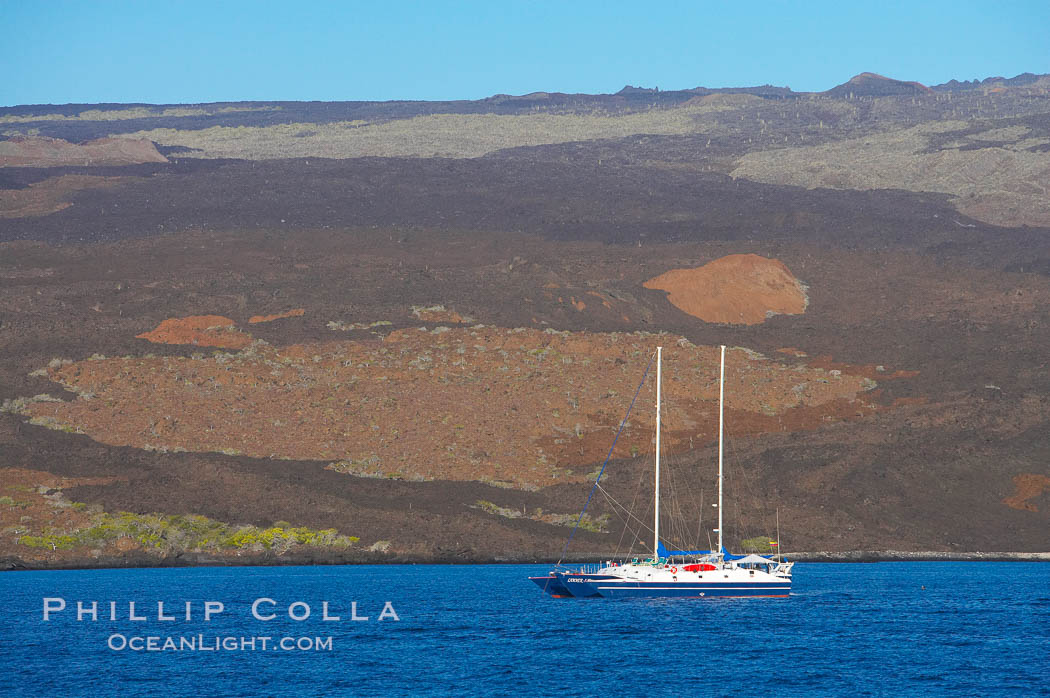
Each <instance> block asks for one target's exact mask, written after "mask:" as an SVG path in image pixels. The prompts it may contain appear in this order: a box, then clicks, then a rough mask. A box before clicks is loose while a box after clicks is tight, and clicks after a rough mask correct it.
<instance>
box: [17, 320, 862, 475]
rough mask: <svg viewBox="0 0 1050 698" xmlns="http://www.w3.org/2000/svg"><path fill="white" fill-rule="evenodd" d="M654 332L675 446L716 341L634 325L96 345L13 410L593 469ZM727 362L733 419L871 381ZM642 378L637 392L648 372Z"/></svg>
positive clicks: (764, 415) (636, 439)
mask: <svg viewBox="0 0 1050 698" xmlns="http://www.w3.org/2000/svg"><path fill="white" fill-rule="evenodd" d="M210 321H214V320H210ZM210 321H209V322H210ZM171 334H175V333H174V332H171V333H169V337H170V335H171ZM180 338H181V336H180ZM169 341H170V340H169ZM658 343H659V344H662V345H663V346H664V359H665V365H664V368H665V380H664V400H665V410H666V411H665V421H664V426H665V429H666V431H665V441H664V443H665V447H666V448H667V450H668V452H669V453H671V452H684V451H687V450H689V449H690V448H692V447H693V445H694V443H695V444H703V443H706V442H709V441H710V440H711V439H712V438H713V436H714V434H715V428H716V424H717V421H716V420H717V408H716V407H715V403H716V400H717V395H718V384H717V363H716V362H717V352H718V350H717V349H716V348H714V347H703V346H696V345H693V344H691V343H689V342H688V341H686V340H685V339H683V338H680V337H676V336H674V335H650V334H644V333H639V334H622V333H607V334H606V333H587V332H573V333H570V332H553V331H551V332H545V331H540V330H531V329H515V330H507V329H499V328H493V327H482V326H475V327H473V328H452V329H450V328H446V327H439V328H435V329H434V330H431V331H426V330H423V329H419V328H417V329H406V330H397V331H394V332H392V333H391V334H390V335H388V336H387V337H386V338H385V339H384V340H383V341H375V340H368V341H339V342H325V343H319V344H299V345H291V346H286V347H281V348H279V349H278V348H274V347H272V346H270V345H267V344H264V343H261V342H259V343H256V344H253V345H252V346H251V347H250V348H249V349H248V350H246V351H243V352H240V353H238V354H216V355H215V356H211V357H207V358H204V357H197V358H187V357H172V356H166V357H142V358H133V357H127V358H122V359H121V358H114V359H93V360H87V361H80V362H77V363H74V364H65V365H59V364H56V365H54V366H52V367H50V368H49V369H47V371H48V375H49V377H50V378H51V379H52V380H54V381H57V382H60V383H61V384H62V385H64V386H66V387H67V388H69V389H71V390H73V391H74V392H76V393H78V394H79V395H80V396H82V397H81V398H80V399H77V400H74V401H72V402H37V403H33V404H31V405H28V406H27V412H26V413H27V414H29V415H31V416H33V417H36V418H38V423H41V424H50V425H52V426H55V425H58V426H61V425H70V428H72V429H74V430H77V431H80V432H83V433H86V434H88V435H89V436H91V437H92V438H94V439H96V440H98V441H101V442H103V443H108V444H112V445H121V446H136V447H139V448H145V447H149V448H153V449H160V450H167V451H177V450H187V451H198V452H201V451H221V452H225V453H230V454H238V453H239V454H243V455H248V456H254V457H261V458H266V457H270V458H281V459H302V460H329V461H340V462H339V463H337V464H335V465H334V466H333V469H335V470H337V471H339V472H347V473H352V474H357V475H367V476H372V477H381V476H388V477H396V478H405V479H409V480H433V479H436V480H460V481H467V480H477V481H491V482H500V483H504V484H506V485H509V486H514V487H523V488H526V489H532V488H537V487H543V486H545V485H551V484H561V483H566V482H582V481H585V480H587V479H589V478H590V475H589V473H590V471H591V470H593V468H594V464H595V463H598V462H600V461H601V460H602V458H603V457H604V456H605V455H606V453H607V451H608V449H609V444H610V443H611V442H612V439H613V436H614V434H615V433H616V428H617V426H618V425H619V423H620V420H621V419H622V416H623V410H624V408H625V406H626V404H627V402H628V396H630V395H631V394H632V393H633V392H634V390H635V388H636V386H637V382H638V380H639V379H640V377H641V373H642V370H643V368H644V366H645V364H646V362H647V361H649V359H650V357H651V355H652V354H653V353H654V349H655V346H656V345H657V344H658ZM727 364H728V367H727V394H728V395H729V397H728V398H727V409H728V410H729V411H730V414H731V419H732V423H733V425H734V433H735V434H746V433H765V432H777V431H781V430H783V429H792V430H795V429H806V428H815V427H817V426H819V425H820V424H822V423H825V422H827V421H837V420H839V419H843V418H853V417H855V416H858V415H863V414H865V413H871V412H873V411H875V410H876V409H877V408H875V407H873V406H872V405H871V404H869V403H870V402H871V400H872V398H871V397H869V396H867V395H866V393H867V392H868V391H869V390H870V389H871V388H872V387H873V386H874V383H873V382H872V381H871V380H869V379H866V378H863V377H861V376H856V375H849V374H847V373H845V372H841V373H840V372H837V371H836V372H835V373H829V372H827V371H824V370H823V369H819V368H807V367H804V366H791V365H785V364H781V363H778V362H775V361H771V360H768V359H765V358H762V357H760V356H758V355H755V354H753V353H752V352H749V351H747V350H740V349H734V350H731V351H730V352H729V353H728V356H727ZM652 377H653V376H652V375H650V378H652ZM643 392H644V393H646V395H643V396H641V398H640V399H641V400H644V401H645V402H646V403H649V404H651V402H652V399H653V397H654V396H653V391H652V381H651V380H650V381H649V384H648V385H647V387H646V389H645V390H644V391H643ZM653 422H654V419H653V415H652V414H651V410H649V409H638V410H637V411H636V412H635V413H633V414H632V415H631V422H630V424H629V426H628V427H627V428H626V429H625V430H624V432H623V434H622V435H621V437H620V439H619V441H618V442H617V446H616V453H615V454H614V456H616V457H620V458H626V457H630V455H631V454H632V453H645V452H647V451H648V450H649V448H650V446H649V444H650V442H651V439H652V428H653Z"/></svg>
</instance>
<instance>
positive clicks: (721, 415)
mask: <svg viewBox="0 0 1050 698" xmlns="http://www.w3.org/2000/svg"><path fill="white" fill-rule="evenodd" d="M657 365H658V366H659V364H657ZM657 375H659V369H657ZM725 389H726V345H725V344H723V345H722V365H721V370H720V372H719V376H718V554H719V555H721V554H722V440H723V436H724V434H725V395H726V393H725Z"/></svg>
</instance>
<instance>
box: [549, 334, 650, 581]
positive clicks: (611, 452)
mask: <svg viewBox="0 0 1050 698" xmlns="http://www.w3.org/2000/svg"><path fill="white" fill-rule="evenodd" d="M655 358H656V353H655V352H654V353H653V355H652V356H650V357H649V363H648V364H647V365H646V367H645V373H643V374H642V381H641V382H640V383H639V384H638V388H637V390H635V391H634V397H633V398H631V404H630V405H629V406H628V407H627V413H626V414H625V415H624V416H623V421H622V422H620V428H619V429H617V430H616V436H615V437H614V438H613V442H612V446H610V447H609V454H608V455H607V456H605V461H604V462H603V463H602V469H601V470H599V471H598V477H596V478H595V479H594V485H593V486H592V487H591V491H590V493H589V494H588V495H587V501H586V502H584V504H583V509H582V510H581V511H580V516H579V518H578V519H576V525H575V526H573V527H572V533H570V534H569V539H568V540H567V541H565V546H564V547H563V548H562V549H561V555H559V556H558V564H556V565H555V567H559V566H561V561H562V560H563V559H565V553H566V552H568V550H569V544H570V543H572V539H573V537H574V536H575V535H576V530H577V529H579V527H580V522H581V521H583V515H584V514H585V513H587V507H588V505H590V503H591V498H592V497H593V496H594V490H595V489H596V488H597V487H598V482H599V481H600V480H601V479H602V474H603V473H604V472H605V466H607V465H609V459H610V458H612V454H613V450H614V449H615V448H616V442H617V441H619V440H620V434H621V433H623V428H624V426H625V425H626V424H627V418H628V417H629V416H630V415H631V410H632V409H634V402H635V400H637V399H638V393H640V392H642V386H643V385H645V379H646V377H647V376H648V375H649V369H650V368H651V367H652V365H653V360H654V359H655Z"/></svg>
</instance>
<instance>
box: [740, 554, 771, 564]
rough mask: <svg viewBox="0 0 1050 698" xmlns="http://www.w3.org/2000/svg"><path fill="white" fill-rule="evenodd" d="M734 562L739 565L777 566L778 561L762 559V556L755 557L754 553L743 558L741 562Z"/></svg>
mask: <svg viewBox="0 0 1050 698" xmlns="http://www.w3.org/2000/svg"><path fill="white" fill-rule="evenodd" d="M733 562H735V563H736V564H738V565H754V564H759V565H775V564H777V563H776V560H770V559H769V558H768V557H762V556H761V555H755V554H754V553H752V554H751V555H748V556H747V557H742V558H740V559H739V560H734V561H733Z"/></svg>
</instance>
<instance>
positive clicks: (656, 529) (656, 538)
mask: <svg viewBox="0 0 1050 698" xmlns="http://www.w3.org/2000/svg"><path fill="white" fill-rule="evenodd" d="M662 353H663V347H656V484H655V492H656V496H655V499H656V512H655V513H654V514H653V560H654V561H656V562H659V561H660V362H661V359H662Z"/></svg>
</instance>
